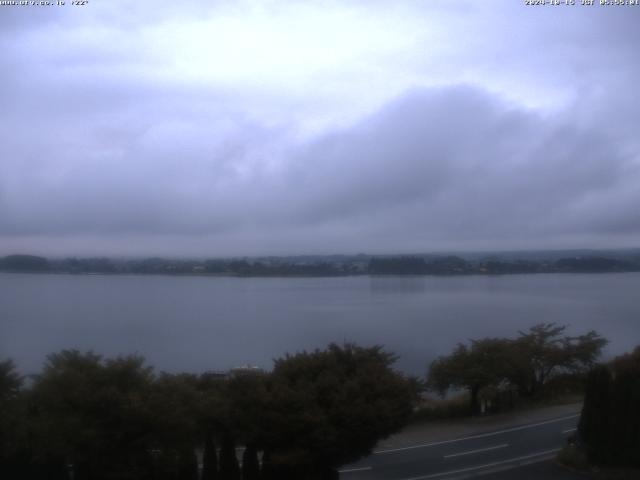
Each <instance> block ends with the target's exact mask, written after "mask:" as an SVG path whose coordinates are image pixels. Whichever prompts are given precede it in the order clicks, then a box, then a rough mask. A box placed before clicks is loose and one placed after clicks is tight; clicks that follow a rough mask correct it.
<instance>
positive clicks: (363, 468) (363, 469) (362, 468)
mask: <svg viewBox="0 0 640 480" xmlns="http://www.w3.org/2000/svg"><path fill="white" fill-rule="evenodd" d="M365 470H371V467H360V468H347V469H345V470H338V473H350V472H364V471H365Z"/></svg>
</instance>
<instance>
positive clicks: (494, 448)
mask: <svg viewBox="0 0 640 480" xmlns="http://www.w3.org/2000/svg"><path fill="white" fill-rule="evenodd" d="M508 446H509V444H508V443H503V444H502V445H496V446H494V447H486V448H478V449H477V450H469V451H468V452H460V453H452V454H451V455H444V458H453V457H461V456H463V455H471V454H472V453H480V452H487V451H489V450H497V449H499V448H506V447H508Z"/></svg>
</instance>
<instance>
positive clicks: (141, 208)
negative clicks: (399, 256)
mask: <svg viewBox="0 0 640 480" xmlns="http://www.w3.org/2000/svg"><path fill="white" fill-rule="evenodd" d="M116 3H117V2H116ZM509 3H511V5H509ZM207 5H208V4H205V3H199V2H193V4H190V7H191V10H187V11H183V12H182V13H181V14H171V12H169V11H162V10H160V11H155V13H154V14H153V15H151V16H149V17H145V15H142V14H140V15H137V14H136V13H135V12H132V13H131V15H129V16H127V15H125V12H124V11H121V10H118V9H117V8H115V7H113V6H111V7H104V6H97V5H96V6H95V8H94V7H91V6H90V7H88V8H87V9H86V10H85V11H77V10H69V9H63V8H60V9H55V8H54V9H53V10H55V12H52V14H51V15H50V16H47V15H43V14H40V13H39V14H37V15H36V14H35V12H33V13H34V14H33V15H31V13H32V12H28V11H27V10H22V11H18V10H15V9H14V10H12V11H10V12H9V13H10V15H8V16H6V17H2V18H3V20H2V24H3V27H4V29H3V32H2V33H0V37H2V38H3V40H8V39H10V38H11V39H14V40H15V41H19V42H20V43H21V44H22V45H25V46H29V47H30V48H26V47H25V48H24V49H7V50H6V51H4V52H3V53H2V54H1V55H0V68H1V69H2V71H3V72H8V73H7V74H6V75H5V77H6V78H4V84H3V85H4V88H3V89H2V90H0V102H1V103H2V105H3V108H2V110H1V111H0V119H2V124H3V125H4V126H5V127H4V128H3V129H2V131H0V140H1V141H0V159H1V160H0V253H5V254H6V253H12V252H15V251H33V252H37V253H44V254H51V255H66V254H109V255H118V254H124V255H146V254H166V255H245V254H246V255H253V254H268V253H275V254H286V253H312V252H313V253H330V252H345V253H348V252H358V251H365V252H372V253H375V252H410V251H411V252H416V251H432V250H447V249H450V250H451V249H494V248H495V249H497V248H556V247H562V248H566V247H595V248H597V247H618V246H638V244H639V243H640V213H638V212H640V210H638V208H637V205H638V204H640V189H639V188H638V185H640V155H639V152H640V141H639V140H638V137H637V132H638V127H640V120H639V119H638V117H637V112H638V111H640V100H639V98H640V97H639V96H638V95H637V92H634V84H635V79H637V78H638V74H640V61H639V60H638V57H637V51H636V50H635V48H636V46H637V42H638V41H639V40H640V37H639V34H638V33H637V32H638V30H637V29H636V28H635V25H637V21H638V20H640V8H638V9H633V8H631V7H630V8H626V9H624V11H622V10H623V9H621V8H619V9H617V10H616V9H608V10H606V9H602V8H600V7H597V8H594V9H589V8H587V7H579V6H577V7H575V8H573V7H566V8H565V9H564V10H562V9H557V11H553V9H547V10H546V11H545V12H541V11H540V9H539V10H536V11H533V10H531V9H525V8H524V7H523V6H518V7H515V6H513V4H512V2H505V3H504V5H503V7H504V8H503V9H501V10H493V9H486V8H479V7H471V6H469V8H468V9H466V10H464V9H463V10H460V9H459V8H458V7H454V6H447V5H446V4H445V3H438V2H435V3H434V5H433V6H431V7H423V6H422V2H398V4H397V6H396V7H395V8H391V7H389V6H388V4H387V3H386V2H381V3H375V2H374V4H373V5H370V6H369V8H365V6H364V5H363V4H361V3H360V2H351V3H349V2H347V3H346V4H344V2H341V3H338V2H335V3H333V2H324V3H323V4H322V5H321V4H320V3H314V2H311V3H309V4H308V5H307V6H305V7H300V6H296V5H295V4H289V3H287V2H275V1H274V2H267V3H265V4H263V5H262V6H260V4H259V3H256V2H240V3H235V2H234V3H225V2H222V3H220V4H219V5H218V6H216V7H208V6H207ZM469 5H471V2H469ZM5 8H9V7H5ZM16 8H18V7H16ZM136 11H137V10H136ZM0 13H5V11H4V10H3V11H2V12H0ZM139 13H140V12H139ZM330 26H334V27H335V31H334V35H333V36H332V34H331V29H330V28H328V27H330ZM363 35H364V37H363ZM363 38H364V40H363ZM216 42H218V43H216ZM225 42H226V43H225ZM36 47H38V48H36Z"/></svg>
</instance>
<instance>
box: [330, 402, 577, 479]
mask: <svg viewBox="0 0 640 480" xmlns="http://www.w3.org/2000/svg"><path fill="white" fill-rule="evenodd" d="M578 418H579V415H577V414H572V415H566V416H563V417H560V418H553V419H549V420H544V421H540V422H536V423H532V424H527V425H516V426H512V427H508V428H504V429H501V430H497V431H492V432H487V433H480V434H475V435H470V436H466V437H462V438H452V439H449V440H442V441H437V442H431V443H424V444H414V445H407V446H403V447H400V448H390V449H386V450H378V451H375V452H374V453H373V454H372V455H370V456H369V457H367V458H364V459H362V460H361V461H359V462H357V463H354V464H351V465H347V466H344V467H342V469H341V470H340V478H341V480H378V479H384V480H428V479H438V480H446V479H454V478H456V479H457V478H465V477H470V476H476V475H479V474H483V473H490V472H500V471H504V470H506V469H511V468H514V467H518V466H522V465H527V464H535V463H538V462H542V461H544V460H548V459H550V458H553V457H554V456H555V455H556V453H557V452H558V450H560V448H562V447H563V446H564V445H565V444H566V441H567V437H568V436H569V435H571V433H573V432H574V431H575V428H576V424H577V422H578Z"/></svg>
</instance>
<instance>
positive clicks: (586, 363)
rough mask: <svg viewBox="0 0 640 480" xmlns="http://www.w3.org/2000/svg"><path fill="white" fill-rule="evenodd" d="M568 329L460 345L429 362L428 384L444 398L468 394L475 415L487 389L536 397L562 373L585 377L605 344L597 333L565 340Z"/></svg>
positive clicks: (540, 329)
mask: <svg viewBox="0 0 640 480" xmlns="http://www.w3.org/2000/svg"><path fill="white" fill-rule="evenodd" d="M565 330H566V327H565V326H558V325H555V324H553V323H542V324H539V325H535V326H533V327H531V328H530V329H529V330H528V331H526V332H519V336H518V337H517V338H515V339H509V338H484V339H480V340H471V342H470V344H469V345H465V344H462V343H461V344H458V346H457V347H456V348H455V349H454V351H453V352H452V353H451V354H450V355H446V356H442V357H439V358H437V359H436V360H434V361H433V362H432V363H431V366H430V368H429V373H428V379H427V385H428V386H429V387H430V388H431V389H432V390H435V391H437V392H439V393H441V394H443V395H444V394H445V393H446V392H447V391H448V390H449V389H450V388H461V389H466V390H468V392H469V398H470V409H471V412H472V413H477V412H478V411H479V410H480V402H479V395H480V392H481V391H482V390H483V389H487V388H494V389H500V388H502V389H513V390H515V391H516V392H517V393H518V394H519V395H520V396H524V397H533V396H535V395H536V394H537V393H538V392H539V390H540V389H541V388H542V387H543V386H544V385H545V384H546V383H547V382H548V381H549V380H550V379H552V378H554V377H556V376H558V375H566V374H571V375H584V374H586V372H587V371H588V370H589V368H590V367H591V366H593V365H594V364H595V362H596V360H597V359H598V357H599V356H600V354H601V352H602V348H603V347H604V346H605V345H606V343H607V341H606V340H605V339H604V338H602V337H601V336H600V335H598V334H597V333H596V332H594V331H590V332H588V333H586V334H584V335H579V336H576V337H571V336H566V335H564V332H565Z"/></svg>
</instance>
